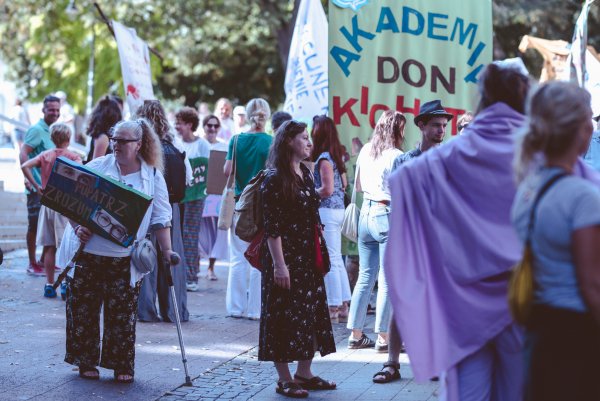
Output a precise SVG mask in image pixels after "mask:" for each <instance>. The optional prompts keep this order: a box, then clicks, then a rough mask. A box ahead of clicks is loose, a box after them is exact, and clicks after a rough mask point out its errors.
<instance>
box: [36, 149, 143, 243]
mask: <svg viewBox="0 0 600 401" xmlns="http://www.w3.org/2000/svg"><path fill="white" fill-rule="evenodd" d="M151 201H152V198H151V197H150V196H148V195H146V194H144V193H142V192H139V191H136V190H135V189H133V188H130V187H128V186H127V185H124V184H122V183H120V182H118V181H117V180H114V179H112V178H110V177H107V176H105V175H103V174H99V173H97V172H95V171H94V170H92V169H90V168H87V167H85V166H82V165H80V164H77V163H75V162H73V161H71V160H69V159H67V158H65V157H62V156H61V157H59V158H57V159H56V162H55V163H54V166H53V167H52V173H51V174H50V177H49V179H48V183H47V184H46V187H45V189H44V193H43V195H42V204H43V205H44V206H46V207H49V208H50V209H52V210H55V211H57V212H58V213H60V214H62V215H64V216H66V217H67V218H69V219H71V220H73V221H75V222H76V223H77V224H81V225H83V226H85V227H87V228H89V229H90V230H92V232H93V233H94V234H98V235H100V236H101V237H103V238H106V239H108V240H110V241H112V242H114V243H116V244H119V245H121V246H124V247H127V246H129V245H131V244H132V242H133V241H134V240H135V235H136V234H137V231H138V228H139V226H140V224H141V223H142V219H143V218H144V215H145V214H146V210H147V209H148V206H149V205H150V202H151Z"/></svg>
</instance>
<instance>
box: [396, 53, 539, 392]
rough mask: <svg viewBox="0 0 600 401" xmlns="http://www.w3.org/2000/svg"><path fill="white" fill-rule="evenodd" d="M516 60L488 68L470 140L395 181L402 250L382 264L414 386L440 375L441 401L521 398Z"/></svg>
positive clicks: (521, 92)
mask: <svg viewBox="0 0 600 401" xmlns="http://www.w3.org/2000/svg"><path fill="white" fill-rule="evenodd" d="M518 61H519V62H518V63H517V64H516V66H515V65H513V64H508V65H502V64H499V63H493V64H490V65H489V66H488V67H487V68H486V70H485V71H484V73H483V74H482V77H481V79H480V92H481V102H480V105H479V108H478V113H477V115H476V117H475V119H474V120H473V121H472V122H471V124H470V125H469V126H468V127H467V128H466V129H465V131H464V132H463V134H462V135H461V136H459V137H457V138H455V139H453V140H452V141H450V142H449V143H447V144H445V145H443V146H440V147H439V148H436V149H433V150H431V151H430V152H427V153H425V154H423V155H422V156H421V157H419V158H416V159H414V160H413V161H411V162H409V163H406V164H404V165H403V166H401V167H400V168H399V169H398V170H397V171H396V172H395V173H394V174H393V175H392V176H391V177H390V180H389V183H390V189H391V193H392V207H391V209H392V216H391V227H390V233H389V241H390V243H391V244H397V246H396V245H395V246H390V247H388V248H387V250H386V253H385V262H384V263H389V266H390V268H389V269H387V270H386V274H387V278H388V280H389V282H390V291H391V298H392V305H393V309H394V316H395V318H396V322H397V324H398V327H399V329H400V332H401V333H402V336H403V339H404V341H405V344H406V349H407V352H408V354H409V357H410V360H411V365H412V369H413V372H414V375H415V379H416V380H417V381H425V380H428V379H430V378H432V377H434V376H440V378H441V380H442V394H441V397H440V399H447V400H451V401H458V400H460V401H471V400H506V401H517V400H520V399H521V395H522V387H523V384H522V383H523V371H524V368H523V356H522V354H521V352H522V346H523V341H522V332H521V329H520V328H519V327H517V326H516V325H515V324H514V323H513V320H512V318H511V316H510V314H509V311H508V305H507V301H506V297H507V295H506V293H507V283H508V278H509V275H510V272H509V270H510V268H511V266H512V265H513V264H514V263H515V262H516V261H517V260H518V259H519V258H520V256H521V245H520V243H519V241H518V239H517V236H516V234H515V232H514V230H513V228H512V226H511V223H510V208H511V204H512V201H513V198H514V196H515V182H514V178H513V177H514V176H513V171H512V160H513V153H514V148H515V145H514V137H513V133H514V132H515V130H517V129H519V128H521V127H522V126H523V125H524V124H525V121H526V118H525V116H524V107H525V100H526V97H527V92H528V91H529V87H530V83H529V79H528V76H527V72H526V70H525V67H524V66H523V64H522V62H520V60H518ZM523 70H524V71H523Z"/></svg>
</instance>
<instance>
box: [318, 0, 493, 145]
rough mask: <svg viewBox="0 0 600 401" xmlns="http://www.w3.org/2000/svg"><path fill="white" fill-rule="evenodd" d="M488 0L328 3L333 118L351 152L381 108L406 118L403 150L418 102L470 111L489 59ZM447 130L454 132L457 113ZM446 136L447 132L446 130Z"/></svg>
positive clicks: (414, 134) (413, 137)
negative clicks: (480, 77)
mask: <svg viewBox="0 0 600 401" xmlns="http://www.w3.org/2000/svg"><path fill="white" fill-rule="evenodd" d="M491 7H492V6H491V1H490V0H445V1H442V0H429V1H422V0H404V1H402V2H399V1H395V0H379V1H372V0H371V1H369V0H360V1H358V0H334V1H333V4H332V5H331V6H330V7H329V96H330V109H329V110H330V116H331V117H332V118H333V120H334V121H335V123H336V125H337V126H338V131H339V133H340V136H341V139H342V142H343V143H344V145H345V146H346V147H347V149H348V150H349V151H350V150H351V146H352V144H353V142H354V143H355V144H356V147H357V148H358V147H359V146H360V144H361V143H365V142H367V140H368V138H369V136H370V135H371V133H372V131H373V128H374V126H375V124H376V122H377V119H378V118H379V116H380V115H381V112H383V111H384V110H386V109H395V110H398V111H400V112H402V113H404V114H405V115H406V117H407V126H406V141H405V143H404V149H411V148H412V147H413V146H414V145H415V144H416V142H418V141H419V138H420V132H419V130H418V128H417V127H416V126H415V125H414V124H413V122H412V121H413V118H414V116H416V115H417V114H418V111H419V108H420V106H421V104H423V103H425V102H427V101H430V100H434V99H440V100H441V101H442V104H443V105H444V107H446V108H447V111H448V112H450V113H452V114H454V115H460V114H462V113H464V112H465V111H466V110H473V109H474V107H475V104H476V98H477V80H478V77H479V74H480V73H481V71H482V70H483V68H484V66H485V65H486V64H488V63H489V62H490V61H491V59H492V47H493V46H492V8H491ZM449 131H451V132H452V133H453V134H455V133H456V132H457V127H456V118H454V119H453V121H452V122H451V124H450V125H449ZM447 137H448V136H447Z"/></svg>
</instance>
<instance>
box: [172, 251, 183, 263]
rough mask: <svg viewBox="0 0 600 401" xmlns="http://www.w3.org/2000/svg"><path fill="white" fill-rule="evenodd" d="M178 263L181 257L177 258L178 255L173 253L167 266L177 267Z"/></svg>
mask: <svg viewBox="0 0 600 401" xmlns="http://www.w3.org/2000/svg"><path fill="white" fill-rule="evenodd" d="M180 261H181V257H179V255H178V254H177V253H176V252H173V253H172V254H171V260H169V264H170V265H178V264H179V262H180Z"/></svg>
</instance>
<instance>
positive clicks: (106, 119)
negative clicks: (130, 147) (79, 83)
mask: <svg viewBox="0 0 600 401" xmlns="http://www.w3.org/2000/svg"><path fill="white" fill-rule="evenodd" d="M122 119H123V115H122V113H121V107H120V106H119V103H117V102H116V101H115V100H114V99H113V98H112V97H111V96H109V95H106V96H104V97H102V98H101V99H100V100H99V101H98V103H97V104H96V107H94V110H92V115H91V116H90V122H89V124H88V127H87V130H86V134H87V135H88V136H90V137H91V138H92V141H91V143H90V151H89V152H88V156H87V161H88V162H89V161H92V160H93V159H95V158H97V157H100V156H104V155H106V154H108V153H112V149H111V148H110V147H109V132H110V129H111V128H112V127H114V126H115V124H117V123H118V122H119V121H121V120H122Z"/></svg>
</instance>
